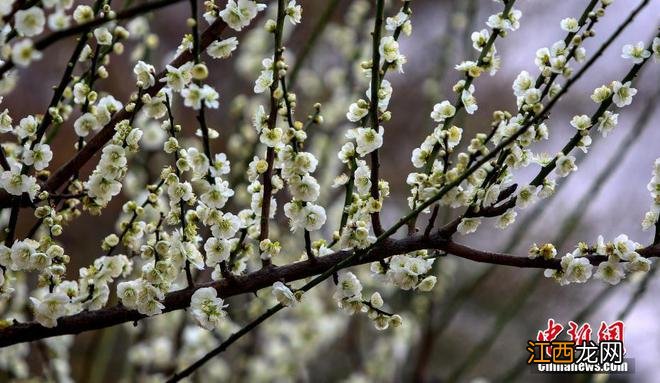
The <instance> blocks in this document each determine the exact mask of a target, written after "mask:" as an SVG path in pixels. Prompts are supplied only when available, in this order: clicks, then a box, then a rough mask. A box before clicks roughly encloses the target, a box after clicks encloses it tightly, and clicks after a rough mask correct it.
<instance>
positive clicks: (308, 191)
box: [289, 174, 321, 202]
mask: <svg viewBox="0 0 660 383" xmlns="http://www.w3.org/2000/svg"><path fill="white" fill-rule="evenodd" d="M289 189H290V190H291V196H293V198H295V199H298V200H301V201H306V202H313V201H316V199H317V198H318V197H319V193H320V191H321V187H320V186H319V184H318V182H317V181H316V179H315V178H314V177H312V176H310V175H308V174H306V175H304V176H302V177H301V176H293V177H291V178H290V179H289Z"/></svg>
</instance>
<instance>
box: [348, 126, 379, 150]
mask: <svg viewBox="0 0 660 383" xmlns="http://www.w3.org/2000/svg"><path fill="white" fill-rule="evenodd" d="M384 132H385V130H384V129H383V127H382V126H381V127H379V129H378V132H376V131H375V130H374V129H372V128H357V129H353V130H350V131H349V132H348V133H346V137H347V138H355V143H356V144H357V147H356V149H355V150H356V151H357V152H358V154H360V156H364V155H366V154H368V153H371V152H373V151H374V150H376V149H378V148H380V147H381V146H382V145H383V133H384Z"/></svg>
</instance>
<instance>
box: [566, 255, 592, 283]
mask: <svg viewBox="0 0 660 383" xmlns="http://www.w3.org/2000/svg"><path fill="white" fill-rule="evenodd" d="M592 270H593V266H592V265H591V263H589V259H587V258H584V257H575V258H573V259H572V261H571V262H570V263H569V265H568V267H566V268H564V278H565V279H566V280H567V281H568V282H574V283H584V282H586V281H587V280H588V279H589V278H591V273H592Z"/></svg>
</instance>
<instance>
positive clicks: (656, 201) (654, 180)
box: [642, 158, 660, 230]
mask: <svg viewBox="0 0 660 383" xmlns="http://www.w3.org/2000/svg"><path fill="white" fill-rule="evenodd" d="M646 189H647V190H648V191H649V192H650V194H651V199H652V201H653V202H652V203H651V209H650V210H649V211H647V212H646V214H645V215H644V219H643V220H642V229H644V230H649V229H650V228H652V227H653V226H657V225H658V217H660V158H656V160H655V163H654V164H653V173H652V177H651V181H649V183H648V185H646ZM656 230H657V229H656Z"/></svg>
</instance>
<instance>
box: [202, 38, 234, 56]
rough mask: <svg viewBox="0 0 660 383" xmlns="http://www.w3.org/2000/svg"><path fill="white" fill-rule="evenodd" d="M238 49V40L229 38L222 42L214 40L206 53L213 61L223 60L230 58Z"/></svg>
mask: <svg viewBox="0 0 660 383" xmlns="http://www.w3.org/2000/svg"><path fill="white" fill-rule="evenodd" d="M236 48H238V39H236V37H230V38H227V39H224V40H216V41H214V42H212V43H211V44H210V45H209V46H208V47H207V48H206V53H208V55H209V56H211V57H213V58H214V59H225V58H227V57H229V56H231V53H232V52H233V51H235V50H236Z"/></svg>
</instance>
